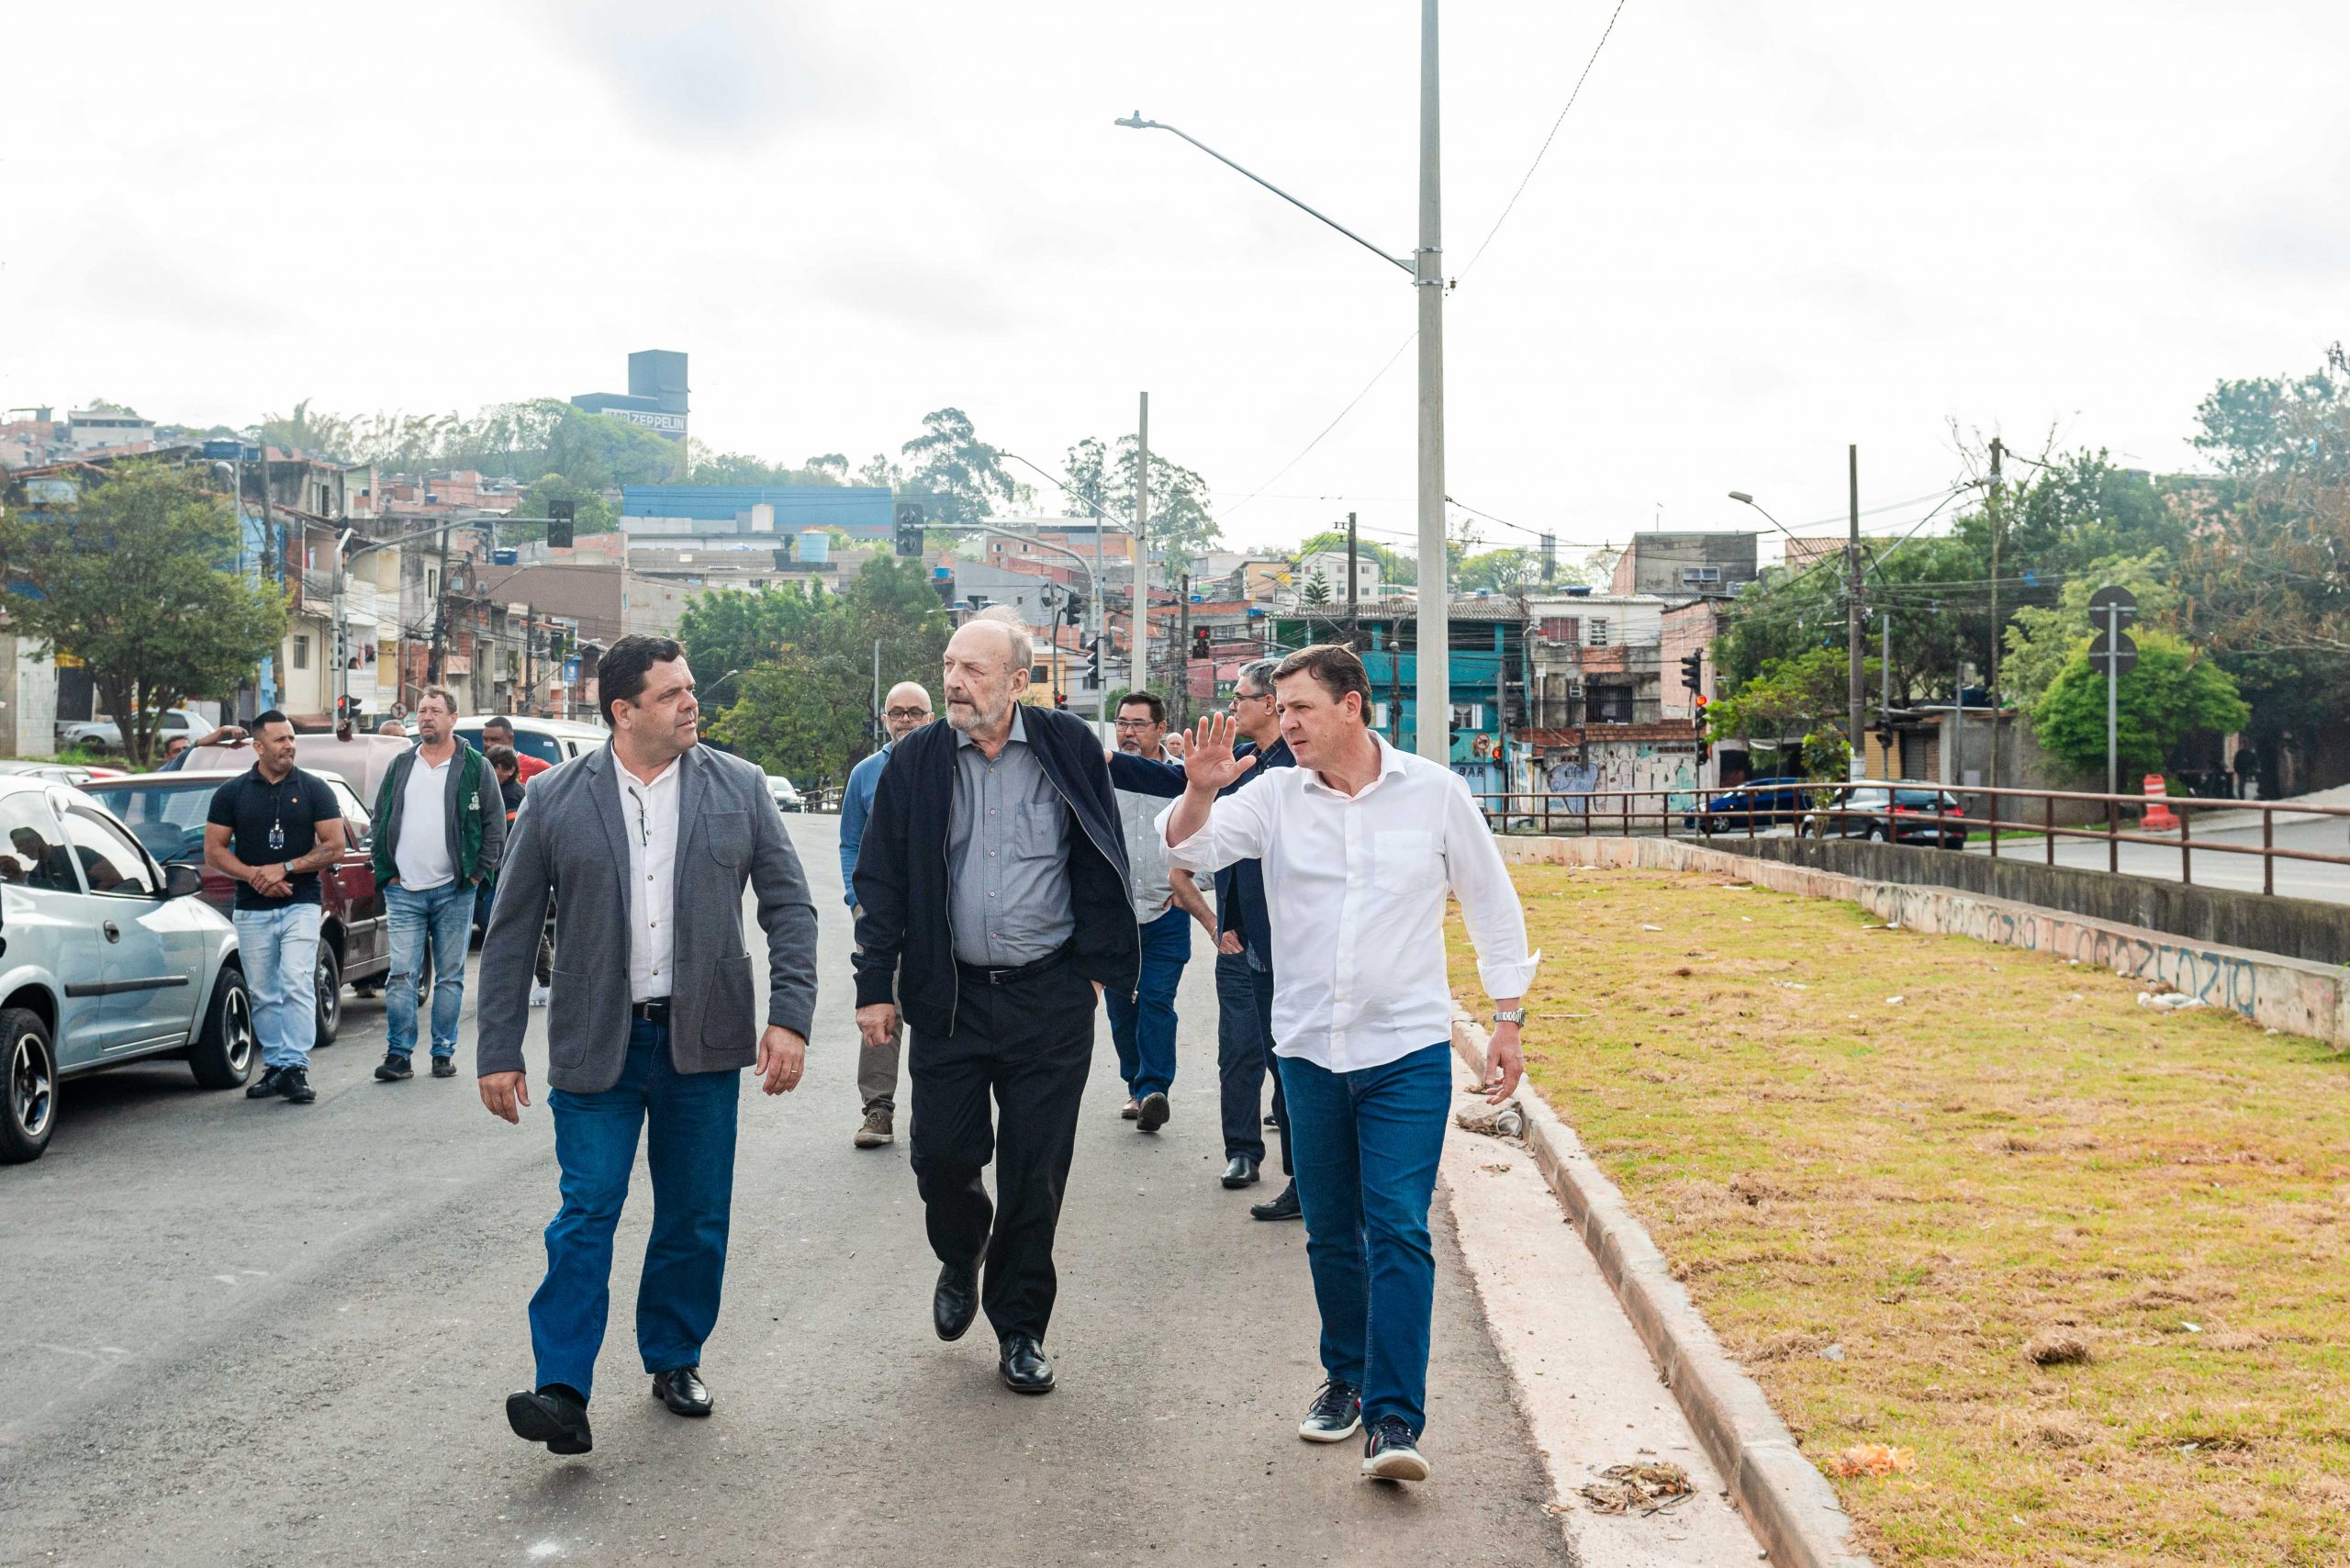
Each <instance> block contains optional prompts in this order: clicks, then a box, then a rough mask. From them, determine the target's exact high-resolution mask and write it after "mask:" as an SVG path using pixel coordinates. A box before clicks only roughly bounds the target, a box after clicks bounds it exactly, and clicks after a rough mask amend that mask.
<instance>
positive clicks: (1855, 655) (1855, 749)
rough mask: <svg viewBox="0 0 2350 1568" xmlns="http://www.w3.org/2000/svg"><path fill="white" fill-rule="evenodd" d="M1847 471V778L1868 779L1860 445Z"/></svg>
mask: <svg viewBox="0 0 2350 1568" xmlns="http://www.w3.org/2000/svg"><path fill="white" fill-rule="evenodd" d="M1844 463H1845V471H1846V473H1847V475H1848V476H1849V477H1850V479H1851V487H1852V532H1850V533H1849V534H1848V535H1846V537H1845V541H1844V652H1845V662H1846V664H1847V665H1848V666H1849V667H1848V668H1847V670H1846V672H1845V673H1846V678H1847V683H1848V684H1849V686H1850V688H1851V689H1850V690H1849V691H1848V692H1847V694H1846V705H1847V709H1848V713H1847V720H1848V725H1847V728H1846V729H1845V731H1844V738H1845V740H1846V741H1847V742H1849V743H1850V745H1851V750H1852V763H1851V766H1850V768H1849V770H1848V773H1847V777H1849V778H1866V777H1867V776H1868V769H1867V766H1866V763H1865V761H1864V756H1865V754H1864V753H1863V751H1862V749H1861V726H1862V724H1863V723H1864V722H1866V718H1865V716H1864V714H1863V704H1864V703H1865V702H1866V701H1867V700H1868V698H1867V688H1866V686H1865V684H1864V682H1863V677H1862V673H1861V449H1860V447H1859V445H1858V444H1854V445H1851V446H1847V447H1846V448H1845V449H1844Z"/></svg>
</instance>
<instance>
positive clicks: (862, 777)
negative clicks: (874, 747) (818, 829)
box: [841, 741, 898, 909]
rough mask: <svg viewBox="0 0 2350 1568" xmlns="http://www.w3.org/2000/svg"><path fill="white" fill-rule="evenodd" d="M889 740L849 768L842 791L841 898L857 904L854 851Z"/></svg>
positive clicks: (852, 905) (860, 840) (870, 809)
mask: <svg viewBox="0 0 2350 1568" xmlns="http://www.w3.org/2000/svg"><path fill="white" fill-rule="evenodd" d="M897 744H898V743H897V742H895V741H891V742H890V745H885V746H883V747H882V748H881V749H880V750H879V751H877V752H875V753H874V754H873V755H872V756H868V757H867V758H866V759H865V760H864V761H863V762H860V763H858V764H857V765H856V767H852V768H850V769H849V770H848V788H847V789H845V790H842V791H841V902H843V903H845V904H846V905H848V907H849V908H851V909H855V908H856V851H857V846H859V845H861V844H863V843H864V842H865V819H866V818H867V817H868V816H870V815H872V814H873V791H874V790H878V789H879V788H880V786H881V770H882V769H883V768H885V767H889V766H890V746H894V745H897Z"/></svg>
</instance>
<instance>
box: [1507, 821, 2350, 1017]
mask: <svg viewBox="0 0 2350 1568" xmlns="http://www.w3.org/2000/svg"><path fill="white" fill-rule="evenodd" d="M1496 842H1497V843H1499V844H1500V845H1501V847H1502V857H1503V858H1504V859H1505V860H1509V861H1512V862H1515V863H1517V864H1521V865H1552V866H1600V867H1611V868H1639V869H1648V870H1673V871H1713V872H1719V873H1723V874H1725V875H1729V876H1734V877H1737V878H1739V879H1741V880H1745V881H1751V882H1753V883H1756V884H1757V885H1759V886H1762V887H1766V888H1770V889H1772V890H1775V891H1778V892H1785V893H1801V894H1804V895H1806V896H1807V897H1810V898H1830V899H1845V900H1848V901H1850V902H1853V903H1856V904H1859V905H1860V906H1861V907H1862V908H1863V909H1865V910H1868V911H1870V912H1871V913H1874V914H1877V915H1880V916H1882V917H1884V918H1885V919H1886V920H1891V921H1897V922H1899V923H1900V924H1902V925H1904V926H1907V927H1908V928H1909V929H1910V930H1912V931H1934V932H1945V933H1948V934H1951V935H1958V936H1972V937H1975V938H1976V939H1977V940H1978V941H1984V942H1997V943H2000V944H2002V945H2004V946H2009V947H2022V948H2025V949H2028V950H2030V951H2032V952H2041V953H2053V954H2055V955H2056V956H2058V957H2059V958H2076V959H2078V960H2079V961H2081V962H2082V963H2085V964H2095V965H2097V966H2098V968H2100V969H2111V970H2112V971H2113V972H2114V973H2116V974H2121V975H2128V976H2130V977H2131V978H2132V979H2136V980H2147V981H2150V982H2152V981H2160V982H2162V983H2165V984H2167V985H2169V986H2170V987H2171V988H2172V989H2173V990H2175V991H2183V992H2185V993H2186V994H2187V995H2188V996H2192V997H2196V998H2198V999H2199V1000H2200V1001H2202V1002H2208V1003H2210V1005H2212V1006H2214V1007H2228V1008H2233V1009H2234V1010H2235V1011H2236V1012H2238V1013H2240V1014H2243V1015H2244V1017H2246V1018H2249V1019H2251V1020H2252V1021H2253V1022H2254V1023H2255V1024H2262V1025H2267V1026H2268V1027H2270V1028H2273V1029H2282V1030H2285V1031H2286V1032H2288V1034H2295V1035H2306V1036H2310V1037H2311V1038H2313V1039H2320V1040H2323V1041H2326V1042H2327V1043H2328V1044H2330V1045H2333V1046H2337V1047H2350V969H2344V967H2343V966H2342V965H2340V964H2338V963H2324V962H2314V961H2311V960H2310V959H2308V958H2292V957H2287V956H2284V955H2281V954H2277V953H2269V952H2256V951H2254V950H2252V949H2249V948H2244V947H2236V946H2219V945H2216V944H2210V943H2202V942H2197V941H2192V940H2187V939H2183V938H2181V937H2180V936H2179V935H2176V934H2173V933H2170V932H2165V931H2162V930H2156V929H2150V928H2148V927H2145V926H2142V925H2136V924H2125V923H2123V922H2121V921H2118V920H2108V919H2099V918H2096V917H2094V916H2091V915H2087V914H2076V913H2070V912H2068V911H2065V910H2061V909H2047V908H2041V907H2038V906H2036V905H2033V904H2031V903H2026V902H2016V901H2014V900H2009V899H2003V898H1995V897H1986V896H1985V895H1984V894H1981V893H1978V892H1975V891H1972V890H1965V889H1960V888H1949V887H1941V886H1934V885H1930V884H1919V883H1903V882H1898V881H1894V880H1888V879H1878V878H1874V877H1871V876H1867V875H1860V876H1854V875H1847V874H1845V873H1844V872H1841V871H1834V870H1828V869H1824V868H1820V867H1818V866H1812V865H1802V864H1791V863H1789V862H1790V859H1791V857H1788V856H1787V855H1785V853H1784V852H1783V851H1782V852H1779V853H1767V852H1766V853H1758V854H1755V855H1741V854H1734V853H1732V852H1730V851H1729V850H1728V849H1718V848H1714V847H1711V846H1706V845H1702V844H1692V843H1688V842H1686V841H1684V840H1681V839H1668V838H1520V837H1503V838H1500V839H1498V840H1496ZM1799 842H1800V841H1797V840H1794V839H1763V840H1757V841H1756V848H1757V849H1758V851H1762V850H1763V849H1764V846H1772V848H1773V849H1779V848H1780V846H1789V845H1795V844H1797V843H1799ZM1805 847H1807V848H1811V849H1827V850H1831V851H1832V850H1838V849H1845V850H1875V851H1878V852H1879V853H1885V852H1886V851H1887V850H1888V848H1890V846H1881V845H1874V844H1868V845H1863V844H1856V843H1851V842H1841V841H1837V840H1830V841H1829V842H1828V843H1826V844H1824V845H1807V846H1805ZM1892 852H1893V853H1895V854H1909V853H1924V852H1911V851H1903V850H1897V849H1896V850H1893V851H1892ZM1936 858H1939V859H1942V860H1948V861H1974V860H1975V857H1973V856H1966V855H1949V854H1943V855H1939V856H1937V857H1936ZM1980 863H1981V864H1990V863H1989V862H1980ZM2023 869H2026V870H2031V871H2039V872H2043V873H2045V872H2048V870H2049V868H2047V867H2045V866H2031V867H2025V868H2023ZM2057 874H2061V875H2066V876H2075V877H2090V876H2097V875H2098V874H2097V873H2092V872H2066V871H2065V869H2064V868H2061V867H2060V868H2057ZM2100 879H2101V880H2105V881H2113V882H2132V883H2136V884H2137V885H2139V886H2141V887H2153V888H2156V889H2160V888H2162V887H2163V886H2164V884H2161V883H2150V882H2146V881H2145V880H2144V879H2141V878H2132V877H2101V878H2100ZM2186 891H2189V892H2204V891H2206V890H2203V889H2188V890H2186ZM2115 896H2116V898H2117V899H2120V898H2121V895H2115ZM2233 896H2237V897H2241V896H2243V895H2233ZM2253 902H2280V903H2294V904H2300V905H2302V906H2303V907H2317V908H2330V907H2332V906H2327V905H2316V906H2311V905H2308V904H2307V902H2306V901H2302V900H2289V899H2288V900H2275V901H2270V900H2254V901H2253Z"/></svg>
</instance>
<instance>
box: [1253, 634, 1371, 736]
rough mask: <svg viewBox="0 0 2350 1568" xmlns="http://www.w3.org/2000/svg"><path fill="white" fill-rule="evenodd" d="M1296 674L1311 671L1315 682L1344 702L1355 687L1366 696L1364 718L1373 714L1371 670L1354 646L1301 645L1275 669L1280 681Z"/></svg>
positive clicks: (1337, 644) (1363, 696) (1310, 673)
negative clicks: (1365, 665)
mask: <svg viewBox="0 0 2350 1568" xmlns="http://www.w3.org/2000/svg"><path fill="white" fill-rule="evenodd" d="M1293 675H1310V676H1312V677H1313V678H1314V684H1315V685H1316V686H1318V687H1320V688H1321V689H1323V690H1325V691H1326V692H1328V693H1329V694H1330V700H1331V701H1333V702H1344V701H1345V700H1347V693H1348V692H1349V691H1351V692H1353V693H1354V694H1355V695H1356V696H1358V697H1360V698H1361V699H1362V713H1363V718H1364V719H1365V720H1366V721H1368V720H1369V719H1370V717H1371V672H1370V671H1368V670H1366V669H1364V668H1363V667H1362V660H1361V659H1360V658H1359V657H1357V656H1356V654H1355V651H1354V650H1353V649H1352V648H1349V647H1348V646H1346V645H1345V644H1340V643H1316V644H1314V646H1312V647H1310V648H1300V649H1298V651H1297V652H1295V653H1293V654H1292V655H1290V656H1289V657H1287V658H1285V659H1283V660H1282V661H1281V665H1280V666H1279V667H1277V668H1276V669H1275V670H1274V671H1273V679H1274V680H1276V681H1282V680H1287V679H1288V678H1290V677H1291V676H1293Z"/></svg>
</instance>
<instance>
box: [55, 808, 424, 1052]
mask: <svg viewBox="0 0 2350 1568" xmlns="http://www.w3.org/2000/svg"><path fill="white" fill-rule="evenodd" d="M241 777H242V775H241V774H239V773H234V772H203V773H198V772H196V771H195V770H193V769H191V770H189V771H186V772H184V773H141V774H138V775H135V776H133V777H130V778H93V779H90V780H89V781H88V782H87V783H84V785H83V786H82V790H83V792H84V794H87V795H90V796H93V797H95V799H96V800H97V801H100V802H101V803H102V804H104V805H105V806H106V810H108V811H110V812H113V813H114V814H115V815H116V816H117V817H120V818H121V819H122V821H123V823H124V825H125V826H127V827H129V829H130V831H131V832H132V834H135V835H137V837H138V839H139V842H140V843H141V844H143V845H145V846H147V852H148V853H149V854H150V855H152V856H153V857H155V858H156V859H157V860H158V861H160V862H162V864H163V865H165V866H170V865H173V864H174V863H178V864H182V865H188V866H194V867H195V868H197V869H198V870H199V871H201V872H202V873H203V875H204V898H205V902H207V903H210V904H211V905H213V906H214V907H215V908H217V909H218V910H219V911H220V912H221V913H223V914H227V913H230V912H231V910H232V909H233V907H234V905H235V903H236V894H237V884H236V883H234V882H232V881H230V880H229V879H228V878H226V877H224V876H222V875H220V873H218V871H215V870H213V869H212V868H210V867H208V866H207V865H205V863H204V821H205V817H206V816H207V814H208V813H209V812H210V811H211V809H212V794H213V791H214V790H218V789H219V788H220V786H221V785H223V784H226V783H228V782H229V780H230V779H232V778H241ZM317 777H318V778H321V779H323V780H324V781H325V783H326V786H327V788H328V789H330V790H333V791H334V798H335V800H336V801H338V802H339V803H340V804H341V807H342V821H343V827H344V834H343V850H342V858H341V859H340V860H338V861H336V862H335V863H334V864H333V865H331V866H330V867H328V868H325V869H324V870H323V871H321V872H320V873H319V892H320V894H321V895H322V896H323V899H324V902H325V905H326V913H325V918H324V920H323V921H322V923H321V924H320V925H319V974H318V982H319V1035H318V1043H319V1045H321V1046H324V1045H330V1044H332V1043H333V1040H334V1036H335V1031H336V1030H337V1029H339V1028H340V1027H341V1025H342V988H343V987H344V986H346V985H348V986H350V987H352V988H353V990H355V991H363V992H364V991H380V990H382V989H383V985H384V976H385V975H386V973H387V972H389V970H390V969H391V967H392V925H391V921H390V919H389V918H388V917H387V916H386V913H385V909H384V894H383V890H382V889H380V888H378V887H376V886H375V858H374V856H373V854H372V852H371V847H370V844H371V841H370V828H371V825H372V824H371V823H370V822H369V819H368V815H367V805H366V802H365V801H362V800H360V798H359V796H358V795H357V794H356V793H355V792H354V791H353V790H352V788H351V786H350V785H349V784H348V783H346V782H344V781H343V780H342V779H341V778H339V777H338V776H336V775H334V774H332V773H319V774H318V775H317Z"/></svg>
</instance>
